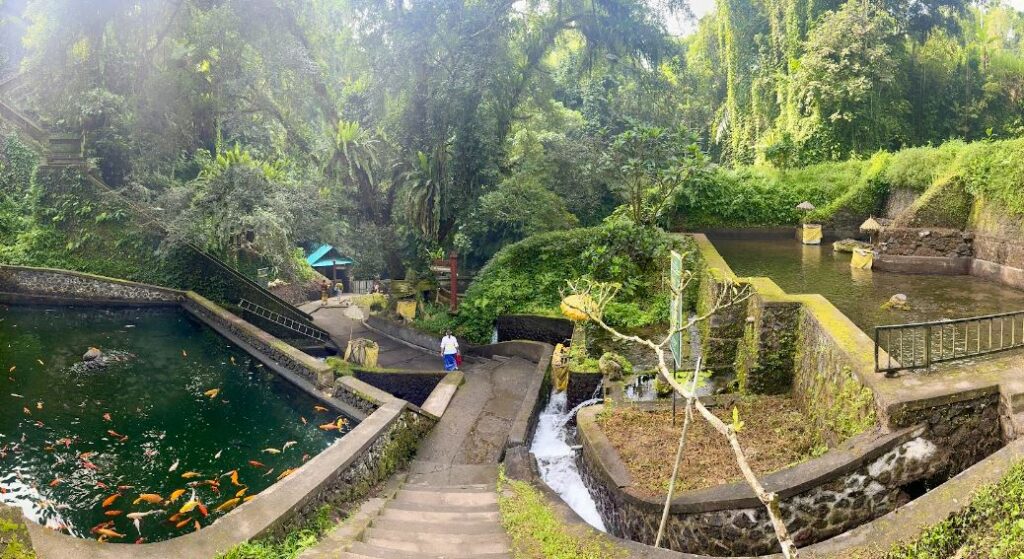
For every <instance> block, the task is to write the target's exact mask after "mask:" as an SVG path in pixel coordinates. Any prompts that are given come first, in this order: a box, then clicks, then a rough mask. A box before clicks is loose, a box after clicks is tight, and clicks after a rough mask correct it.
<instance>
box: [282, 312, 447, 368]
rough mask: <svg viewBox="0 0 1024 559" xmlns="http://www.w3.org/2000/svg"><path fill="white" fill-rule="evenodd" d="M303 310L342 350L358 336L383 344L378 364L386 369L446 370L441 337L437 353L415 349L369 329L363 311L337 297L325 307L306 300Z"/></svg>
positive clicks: (438, 341)
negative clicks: (342, 304)
mask: <svg viewBox="0 0 1024 559" xmlns="http://www.w3.org/2000/svg"><path fill="white" fill-rule="evenodd" d="M299 309H301V310H302V311H304V312H306V313H310V314H312V316H313V323H314V324H316V325H317V326H319V327H321V328H323V329H324V330H326V331H327V333H328V334H330V335H331V339H332V340H334V343H335V344H337V345H338V347H339V348H341V350H342V351H344V350H345V347H346V346H347V345H348V341H349V340H351V339H355V338H369V339H371V340H373V341H375V342H377V344H378V345H379V346H380V355H379V357H378V358H377V364H378V365H379V366H380V367H381V368H384V369H406V370H410V371H441V370H444V362H443V361H442V359H441V355H440V347H441V340H440V339H438V340H437V344H438V353H436V354H430V353H427V352H426V351H423V350H422V349H419V348H414V347H412V346H409V345H407V344H405V343H403V342H399V341H396V340H393V339H391V338H388V337H386V336H382V335H380V334H378V333H377V332H374V331H373V330H370V329H369V328H367V327H366V326H365V325H364V324H363V322H362V311H361V310H360V309H359V308H358V307H356V306H354V305H353V306H349V307H341V306H339V305H338V299H336V298H332V299H331V300H330V304H328V305H327V306H326V307H323V306H321V305H320V302H319V301H316V302H312V303H306V304H305V305H302V306H301V307H299Z"/></svg>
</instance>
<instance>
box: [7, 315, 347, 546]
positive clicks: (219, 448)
mask: <svg viewBox="0 0 1024 559" xmlns="http://www.w3.org/2000/svg"><path fill="white" fill-rule="evenodd" d="M92 346H94V347H98V348H100V349H102V350H103V351H104V352H108V353H110V352H114V353H112V354H113V355H122V356H123V357H124V360H123V361H119V360H115V361H114V362H111V363H109V364H108V365H107V366H106V367H103V368H98V369H96V370H88V369H87V368H86V367H83V366H82V365H81V362H82V355H83V353H85V351H86V350H87V349H88V348H89V347H92ZM117 352H123V353H117ZM0 367H2V369H0V373H2V375H0V383H2V384H3V386H0V404H2V405H0V502H3V503H5V504H8V505H12V506H16V507H19V508H20V509H21V510H22V511H24V513H25V514H26V516H28V517H29V518H31V519H33V520H35V521H37V522H39V523H41V524H44V525H47V526H49V527H51V528H54V529H58V530H62V531H64V532H66V533H69V534H71V535H74V536H79V537H87V538H97V537H101V536H103V535H104V534H106V536H105V537H106V538H107V539H109V540H110V541H113V542H123V543H131V542H134V541H137V540H139V539H141V540H142V541H145V542H153V541H158V540H164V539H168V538H172V537H175V536H178V535H181V534H183V533H186V532H189V531H193V530H197V529H199V528H201V527H202V526H205V525H208V524H210V523H211V522H213V521H214V520H216V519H217V518H218V517H219V516H222V515H223V514H226V513H227V512H228V511H229V510H231V509H232V508H234V507H235V506H238V504H240V503H242V502H244V500H245V499H246V498H249V497H252V496H254V495H257V494H258V493H259V492H261V491H263V490H264V489H266V488H267V487H269V486H271V485H272V484H274V483H275V482H276V481H277V480H278V479H279V477H281V476H282V475H288V473H290V471H291V470H292V469H294V468H298V467H299V466H301V465H302V464H303V463H304V462H305V461H306V460H308V459H309V458H311V457H312V456H314V455H316V454H317V453H319V452H321V451H322V450H324V449H325V448H327V447H328V446H329V445H330V444H331V443H332V442H334V441H336V440H337V439H338V438H339V437H340V436H342V435H344V434H345V433H347V432H348V431H349V430H350V429H351V428H352V426H353V421H351V420H350V419H349V418H346V417H342V416H340V415H339V414H338V413H337V412H335V411H333V410H330V411H328V410H326V409H325V408H323V407H322V406H321V405H320V404H319V402H318V401H317V400H315V399H314V398H312V397H311V396H309V395H308V394H306V393H304V392H302V391H300V390H298V389H297V388H295V387H294V386H292V385H291V384H289V383H287V382H286V381H284V380H282V379H281V378H279V377H278V376H277V375H276V374H275V373H273V372H272V371H269V370H268V369H266V368H265V367H263V366H262V365H261V364H259V363H258V362H257V361H256V360H255V359H253V358H252V357H251V356H249V355H248V354H247V353H245V352H244V351H242V350H241V349H239V348H238V347H236V346H234V345H232V344H231V343H230V342H228V341H227V340H225V339H224V338H222V337H220V336H219V335H218V334H216V333H215V332H214V331H213V330H211V329H210V328H208V327H207V326H205V325H204V324H202V323H200V322H199V321H197V320H195V319H194V318H192V317H191V315H189V314H188V313H187V312H185V311H184V310H181V309H179V308H156V309H154V308H147V309H116V310H111V309H102V308H48V307H34V306H25V307H20V306H12V307H0ZM339 419H340V420H341V424H342V428H341V429H334V428H331V430H325V429H321V426H322V425H323V426H326V425H328V424H333V425H335V426H337V425H338V420H339ZM143 495H145V496H143ZM172 496H173V502H171V499H172ZM256 498H258V497H256ZM236 499H237V500H236ZM189 501H193V504H191V505H188V506H186V504H187V503H189ZM183 507H184V512H182V511H183ZM218 508H220V510H218ZM104 530H109V532H105V531H104Z"/></svg>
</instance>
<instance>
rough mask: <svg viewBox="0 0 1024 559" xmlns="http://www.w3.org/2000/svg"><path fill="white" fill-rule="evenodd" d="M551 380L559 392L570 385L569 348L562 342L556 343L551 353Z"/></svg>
mask: <svg viewBox="0 0 1024 559" xmlns="http://www.w3.org/2000/svg"><path fill="white" fill-rule="evenodd" d="M551 382H552V383H553V384H554V385H555V390H556V391H557V392H563V391H565V389H566V388H568V387H569V349H568V348H567V347H565V346H563V345H562V344H558V345H556V346H555V351H554V353H552V354H551Z"/></svg>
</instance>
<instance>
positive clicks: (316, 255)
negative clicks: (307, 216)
mask: <svg viewBox="0 0 1024 559" xmlns="http://www.w3.org/2000/svg"><path fill="white" fill-rule="evenodd" d="M306 262H308V263H309V265H310V266H312V267H313V269H314V270H316V271H317V272H319V273H320V274H321V275H322V276H324V277H325V278H329V279H330V280H332V281H334V282H338V281H340V282H342V284H343V285H344V287H345V291H349V290H350V285H349V284H350V280H351V278H350V277H349V274H348V270H349V268H350V267H351V266H352V264H354V263H355V262H353V260H352V259H351V258H349V257H347V256H345V255H344V254H341V253H340V252H338V250H337V249H335V248H334V247H332V246H331V245H320V246H318V247H317V248H316V250H314V251H313V252H311V253H309V256H307V257H306Z"/></svg>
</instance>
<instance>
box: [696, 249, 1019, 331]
mask: <svg viewBox="0 0 1024 559" xmlns="http://www.w3.org/2000/svg"><path fill="white" fill-rule="evenodd" d="M711 241H712V243H713V244H714V245H715V248H717V249H718V252H719V253H720V254H721V255H722V257H723V258H725V261H726V262H727V263H728V264H729V266H730V267H731V268H732V269H733V271H734V272H736V274H737V275H739V276H767V277H769V278H771V279H772V280H774V281H775V283H777V284H778V285H779V287H781V288H782V289H784V290H785V291H786V292H787V293H794V294H796V293H819V294H821V295H823V296H825V298H826V299H828V300H829V301H831V302H832V303H833V304H834V305H835V306H836V307H837V308H838V309H839V310H841V311H842V312H843V313H844V314H846V316H848V317H849V318H850V320H852V321H853V322H854V323H855V324H856V325H857V326H859V327H860V328H861V329H862V330H864V331H865V332H867V333H868V334H869V335H870V334H872V333H873V331H874V327H875V326H879V325H883V324H902V323H908V322H923V321H929V320H941V319H946V318H965V317H970V316H979V315H985V314H992V313H997V312H1006V311H1017V310H1024V292H1022V291H1018V290H1016V289H1012V288H1009V287H1005V286H1002V285H999V284H996V283H992V282H988V281H985V280H982V279H979V278H975V277H972V276H940V275H909V274H893V273H889V272H877V271H871V270H854V269H852V268H850V255H849V254H844V253H835V252H833V251H832V245H831V243H827V244H824V245H821V246H805V245H802V244H800V243H799V242H797V241H796V240H789V239H773V240H726V239H716V238H714V237H712V238H711ZM897 293H903V294H905V295H906V296H907V298H908V300H909V303H910V306H911V310H909V311H898V310H886V309H882V308H881V307H882V304H884V303H885V302H886V301H888V300H889V298H890V297H892V296H893V295H895V294H897Z"/></svg>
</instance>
